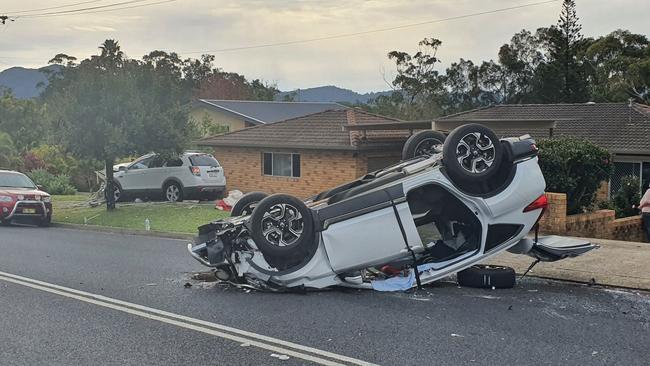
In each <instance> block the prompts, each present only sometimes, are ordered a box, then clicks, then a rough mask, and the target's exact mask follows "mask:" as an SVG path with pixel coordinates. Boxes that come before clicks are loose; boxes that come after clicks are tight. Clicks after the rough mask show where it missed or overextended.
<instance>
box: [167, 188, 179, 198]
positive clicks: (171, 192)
mask: <svg viewBox="0 0 650 366" xmlns="http://www.w3.org/2000/svg"><path fill="white" fill-rule="evenodd" d="M178 193H179V189H178V187H176V186H175V185H173V184H172V185H170V186H169V187H167V200H168V201H170V202H176V201H178Z"/></svg>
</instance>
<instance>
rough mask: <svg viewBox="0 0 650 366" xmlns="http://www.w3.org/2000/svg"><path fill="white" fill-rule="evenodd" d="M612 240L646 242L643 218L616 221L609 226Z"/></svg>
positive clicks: (636, 217) (633, 217) (631, 217)
mask: <svg viewBox="0 0 650 366" xmlns="http://www.w3.org/2000/svg"><path fill="white" fill-rule="evenodd" d="M609 230H610V238H611V239H616V240H627V241H646V237H645V232H644V231H643V221H642V220H641V216H630V217H624V218H622V219H616V220H614V221H612V222H611V223H610V224H609Z"/></svg>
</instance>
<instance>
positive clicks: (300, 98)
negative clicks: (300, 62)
mask: <svg viewBox="0 0 650 366" xmlns="http://www.w3.org/2000/svg"><path fill="white" fill-rule="evenodd" d="M52 67H56V66H45V67H41V68H39V69H28V68H24V67H12V68H9V69H6V70H3V71H0V92H1V91H2V90H3V89H11V91H12V93H13V94H14V96H16V97H17V98H21V99H28V98H35V97H37V96H38V95H39V94H40V93H41V92H42V91H43V87H44V86H45V85H46V84H47V74H46V72H47V71H48V70H49V69H51V68H52ZM41 83H42V85H43V86H40V87H39V85H41ZM391 93H392V91H382V92H373V93H364V94H362V93H357V92H355V91H352V90H349V89H343V88H339V87H337V86H334V85H327V86H319V87H315V88H306V89H296V90H292V91H283V92H280V93H279V94H278V95H277V96H276V100H284V99H285V97H286V96H292V97H293V100H294V101H296V102H341V103H350V104H354V103H357V102H359V103H367V102H368V101H370V100H371V99H375V98H377V97H378V96H380V95H390V94H391Z"/></svg>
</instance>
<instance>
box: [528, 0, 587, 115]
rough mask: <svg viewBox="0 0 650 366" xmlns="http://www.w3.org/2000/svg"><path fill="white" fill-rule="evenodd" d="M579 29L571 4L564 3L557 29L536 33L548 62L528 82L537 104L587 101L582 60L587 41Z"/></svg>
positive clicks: (584, 68)
mask: <svg viewBox="0 0 650 366" xmlns="http://www.w3.org/2000/svg"><path fill="white" fill-rule="evenodd" d="M581 29H582V26H581V25H580V23H579V18H578V16H577V13H576V4H575V0H564V2H563V3H562V11H561V12H560V18H559V19H558V22H557V25H555V26H552V27H550V28H548V29H545V30H543V31H542V32H540V38H541V39H540V41H541V42H542V43H543V44H544V46H545V47H546V48H547V50H548V58H549V60H548V61H546V62H542V63H540V65H539V66H538V67H537V68H536V70H535V77H534V78H533V80H532V85H533V88H534V89H535V94H536V98H537V101H538V102H542V103H553V102H564V103H582V102H587V101H589V97H590V96H589V90H588V88H587V77H588V75H587V67H586V65H585V63H584V62H583V61H584V60H583V59H582V56H583V54H584V50H585V49H586V48H587V47H588V45H589V43H590V42H591V40H589V39H584V38H583V37H582V34H581V33H580V31H581Z"/></svg>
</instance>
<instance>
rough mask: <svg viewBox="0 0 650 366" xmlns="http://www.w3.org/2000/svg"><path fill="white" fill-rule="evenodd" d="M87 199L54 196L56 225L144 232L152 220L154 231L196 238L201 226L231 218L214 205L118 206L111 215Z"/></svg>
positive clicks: (155, 204) (147, 204) (157, 203)
mask: <svg viewBox="0 0 650 366" xmlns="http://www.w3.org/2000/svg"><path fill="white" fill-rule="evenodd" d="M87 197H88V196H86V195H81V194H79V195H74V196H52V205H53V212H54V216H53V217H52V221H54V222H61V223H68V224H84V223H87V224H88V225H99V226H112V227H122V228H131V229H142V230H144V220H145V219H147V218H148V219H149V221H150V224H151V230H155V231H165V232H173V233H186V234H195V233H196V228H197V227H198V226H200V225H203V224H206V223H208V222H210V221H212V220H216V219H220V218H223V217H226V216H228V215H229V213H228V212H224V211H219V210H215V209H214V205H213V204H192V203H178V204H172V203H164V202H151V203H137V204H136V203H124V204H119V203H118V205H117V209H115V210H114V211H111V212H108V211H106V206H105V205H104V206H99V207H89V206H88V205H84V201H85V200H86V199H87Z"/></svg>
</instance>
